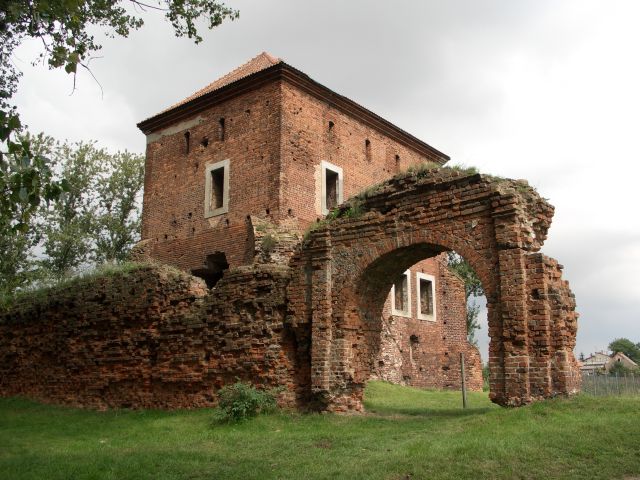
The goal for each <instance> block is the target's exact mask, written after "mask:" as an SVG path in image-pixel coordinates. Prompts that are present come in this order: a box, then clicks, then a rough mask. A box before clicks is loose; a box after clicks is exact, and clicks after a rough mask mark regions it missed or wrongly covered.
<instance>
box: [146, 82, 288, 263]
mask: <svg viewBox="0 0 640 480" xmlns="http://www.w3.org/2000/svg"><path fill="white" fill-rule="evenodd" d="M220 118H224V119H225V138H224V140H223V141H219V140H218V138H219V137H218V136H219V131H220V126H219V119H220ZM197 119H200V121H199V123H197V124H196V125H191V126H189V127H188V128H182V129H180V130H179V131H176V132H174V133H170V134H167V135H165V136H162V137H161V138H154V137H157V135H158V134H159V133H160V134H161V133H162V132H163V131H162V130H161V131H160V132H154V133H153V134H152V136H151V137H150V138H152V139H153V141H151V142H149V143H148V145H147V160H146V170H145V190H144V206H143V222H142V238H143V239H150V240H152V241H153V242H154V245H153V247H152V256H153V257H154V258H156V259H158V260H160V261H162V262H166V263H170V264H173V265H176V266H178V267H180V268H182V269H185V270H191V269H193V268H199V267H201V266H202V263H203V261H204V257H205V256H206V255H207V254H210V253H213V252H215V251H223V252H225V253H226V255H227V260H228V262H229V264H230V265H231V267H234V266H238V265H241V264H243V263H246V255H247V249H248V248H249V249H250V250H251V248H250V247H252V245H248V243H250V240H251V239H250V238H249V237H248V231H247V227H246V224H245V221H246V217H247V215H250V214H252V215H260V214H262V215H265V214H266V213H267V211H268V212H269V214H270V215H273V216H277V215H278V209H279V203H278V202H279V196H278V188H279V179H280V167H279V155H280V121H281V120H280V86H279V83H278V82H276V83H270V84H267V85H265V86H263V87H261V88H260V89H258V90H254V91H251V92H248V93H245V94H243V95H240V96H238V97H235V98H233V99H231V100H228V101H225V102H223V103H220V104H218V105H215V106H213V107H211V108H210V109H208V110H206V111H204V112H201V113H199V114H197V115H195V116H193V117H192V118H190V119H187V120H185V122H194V121H196V120H197ZM187 124H188V123H187ZM181 125H183V126H184V125H185V123H183V122H181ZM176 129H177V128H176ZM164 131H165V132H166V130H164ZM186 131H189V134H190V144H191V146H190V149H189V153H188V154H187V153H186V146H185V137H184V134H185V132H186ZM204 138H207V139H208V145H207V146H206V147H205V146H203V145H202V144H201V142H202V140H203V139H204ZM225 159H229V161H230V166H229V211H228V213H226V214H222V215H217V216H214V217H211V218H204V199H205V168H206V166H207V165H208V164H213V163H216V162H219V161H221V160H225Z"/></svg>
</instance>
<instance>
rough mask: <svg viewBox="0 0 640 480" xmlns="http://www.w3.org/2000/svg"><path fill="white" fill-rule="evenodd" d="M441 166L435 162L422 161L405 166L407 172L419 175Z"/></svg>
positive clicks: (438, 168)
mask: <svg viewBox="0 0 640 480" xmlns="http://www.w3.org/2000/svg"><path fill="white" fill-rule="evenodd" d="M441 168H442V165H440V164H438V163H435V162H422V163H419V164H417V165H411V166H410V167H409V168H407V173H409V174H412V175H416V176H418V177H420V176H422V175H424V174H426V173H428V172H430V171H431V170H440V169H441Z"/></svg>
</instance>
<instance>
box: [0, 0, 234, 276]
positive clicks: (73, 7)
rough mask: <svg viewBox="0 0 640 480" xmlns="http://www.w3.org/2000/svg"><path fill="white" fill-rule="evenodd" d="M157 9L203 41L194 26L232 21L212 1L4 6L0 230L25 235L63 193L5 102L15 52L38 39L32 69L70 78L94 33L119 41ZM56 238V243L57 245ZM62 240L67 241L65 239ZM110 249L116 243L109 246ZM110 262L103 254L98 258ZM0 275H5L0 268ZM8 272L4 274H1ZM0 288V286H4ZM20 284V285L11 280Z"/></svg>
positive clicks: (92, 47) (11, 87) (92, 46)
mask: <svg viewBox="0 0 640 480" xmlns="http://www.w3.org/2000/svg"><path fill="white" fill-rule="evenodd" d="M149 9H151V10H153V11H161V12H163V13H164V15H165V17H166V19H167V20H168V21H169V22H170V23H171V25H172V27H173V30H174V33H175V34H176V36H178V37H182V36H186V37H188V38H192V39H193V40H194V41H195V42H196V43H198V42H200V41H201V40H202V37H201V36H200V35H199V33H198V29H197V27H196V21H197V20H204V22H205V25H206V26H207V27H208V28H213V27H215V26H218V25H220V24H221V23H222V22H223V21H224V20H225V19H230V20H233V19H235V18H237V17H238V12H237V11H236V10H233V9H230V8H228V7H226V6H225V5H224V3H221V2H219V1H218V0H159V1H158V2H157V5H148V4H146V3H144V2H139V1H137V0H130V1H124V0H114V1H104V0H48V1H23V0H4V1H3V2H2V9H1V10H0V231H3V232H4V231H6V230H12V231H16V232H20V233H26V232H27V231H28V230H29V229H30V228H33V225H32V224H31V222H30V221H31V217H32V215H33V214H34V213H35V212H36V210H37V209H38V208H39V206H40V204H41V203H42V202H43V201H46V202H49V201H52V200H57V199H58V198H59V196H60V194H61V193H62V192H64V191H67V188H66V187H67V185H66V182H65V180H64V179H62V180H53V179H52V167H51V162H50V161H49V159H48V158H47V156H46V155H43V154H42V153H38V152H37V151H35V150H34V149H33V147H32V145H31V138H30V137H29V136H21V135H22V134H23V133H24V131H23V127H22V124H21V121H20V117H19V114H18V111H17V109H16V108H15V107H14V106H12V104H11V99H12V98H13V96H14V95H15V93H16V91H17V88H18V81H19V79H20V75H21V73H20V71H19V70H18V68H17V67H16V62H15V59H14V58H13V57H14V52H15V51H16V49H17V48H18V47H19V46H20V45H21V44H22V43H23V42H24V41H25V40H27V39H30V38H31V39H37V40H38V41H39V42H38V45H41V51H40V54H39V56H38V58H37V59H35V61H34V63H42V64H45V65H47V66H48V67H49V68H50V69H57V68H63V69H64V70H65V71H66V72H67V73H69V74H72V75H73V76H74V86H75V75H76V73H77V71H78V67H79V66H81V67H84V68H86V69H87V70H88V64H89V61H90V60H91V58H92V57H93V56H94V55H95V53H96V52H97V51H99V50H100V49H101V48H102V47H101V45H100V43H99V42H98V41H97V40H96V38H95V36H94V35H95V33H96V27H98V28H102V29H103V30H104V32H105V34H106V35H107V36H111V37H115V36H122V37H126V36H128V34H129V33H130V31H131V30H136V29H138V28H140V27H141V26H142V25H143V23H144V21H143V19H142V18H141V16H140V15H139V13H140V12H145V11H147V10H149ZM61 240H62V239H61ZM65 241H68V240H65ZM114 243H117V240H114ZM105 255H106V256H109V254H108V253H106V254H105ZM3 270H4V269H3ZM8 270H11V268H8ZM5 283H6V282H5ZM18 283H20V282H18Z"/></svg>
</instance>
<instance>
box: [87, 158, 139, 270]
mask: <svg viewBox="0 0 640 480" xmlns="http://www.w3.org/2000/svg"><path fill="white" fill-rule="evenodd" d="M105 160H106V163H105V165H104V167H106V168H105V170H104V171H103V172H102V174H101V175H100V178H99V179H98V182H97V185H96V193H97V196H98V199H99V202H98V211H97V213H96V215H95V222H94V232H95V249H94V260H95V261H96V262H98V263H101V262H121V261H123V260H125V259H126V258H127V256H128V254H129V251H130V250H131V247H133V245H134V244H135V242H137V241H138V240H139V237H140V198H139V196H140V193H141V192H142V186H143V183H144V157H143V156H142V155H135V154H132V153H129V152H124V153H120V152H118V153H116V154H115V155H107V156H106V157H105Z"/></svg>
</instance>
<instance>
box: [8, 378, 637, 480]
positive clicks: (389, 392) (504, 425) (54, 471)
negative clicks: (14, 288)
mask: <svg viewBox="0 0 640 480" xmlns="http://www.w3.org/2000/svg"><path fill="white" fill-rule="evenodd" d="M460 403H461V402H460V395H459V394H458V393H455V392H437V391H420V390H415V389H411V388H406V387H398V386H393V385H389V384H385V383H381V382H371V384H370V385H369V387H368V388H367V391H366V406H367V412H368V413H367V414H365V415H354V416H345V415H343V416H337V415H321V414H310V415H296V414H285V413H280V414H272V415H265V416H261V417H257V418H255V419H252V420H249V421H247V422H244V423H240V424H225V425H219V424H213V423H212V411H211V410H206V409H203V410H194V411H178V412H159V411H111V412H91V411H82V410H77V409H72V408H62V407H53V406H47V405H41V404H38V403H34V402H30V401H27V400H24V399H15V398H14V399H0V478H2V479H27V478H28V479H46V480H55V479H228V478H237V479H252V478H255V479H276V478H283V479H315V478H318V479H319V478H322V479H332V478H348V479H369V478H371V479H374V478H375V479H378V478H380V479H406V478H411V479H417V478H429V479H438V478H455V479H458V478H473V479H484V478H496V479H512V478H519V479H549V478H576V479H578V478H579V479H615V478H620V479H621V478H624V477H625V476H629V477H632V476H634V475H636V476H637V475H640V397H608V398H594V397H589V396H580V397H577V398H573V399H569V400H567V399H555V400H551V401H547V402H544V403H538V404H534V405H531V406H528V407H524V408H520V409H503V408H499V407H496V406H494V405H492V404H491V403H490V402H489V401H488V399H487V396H486V394H483V393H473V394H471V395H470V398H469V404H470V408H468V409H467V410H462V409H461V406H460Z"/></svg>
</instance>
